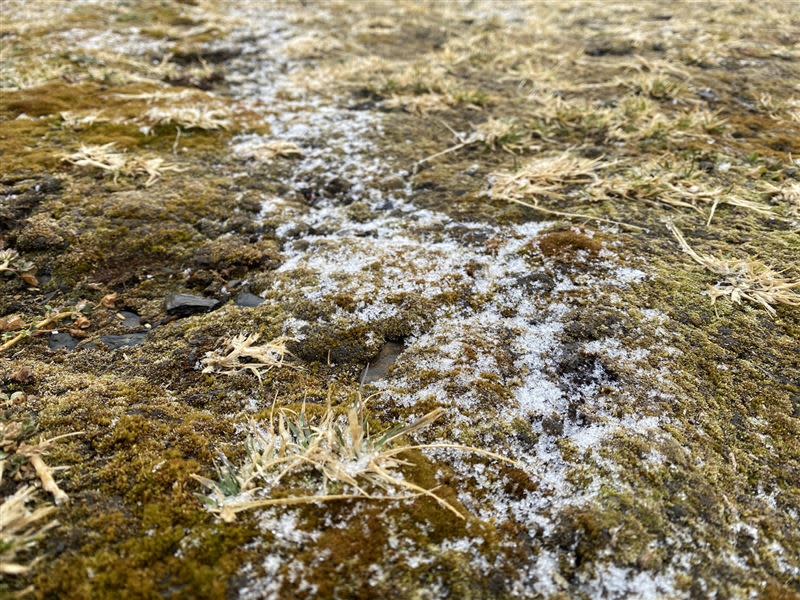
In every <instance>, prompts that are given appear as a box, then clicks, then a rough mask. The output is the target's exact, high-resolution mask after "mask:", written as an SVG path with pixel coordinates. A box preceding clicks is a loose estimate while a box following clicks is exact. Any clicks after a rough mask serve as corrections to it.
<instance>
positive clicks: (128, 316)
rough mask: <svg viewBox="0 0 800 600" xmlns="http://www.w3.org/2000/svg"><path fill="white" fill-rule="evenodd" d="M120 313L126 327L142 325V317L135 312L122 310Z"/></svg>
mask: <svg viewBox="0 0 800 600" xmlns="http://www.w3.org/2000/svg"><path fill="white" fill-rule="evenodd" d="M119 315H120V316H121V317H122V326H123V327H125V328H126V329H136V328H137V327H141V325H142V318H141V317H140V316H139V315H137V314H136V313H135V312H131V311H129V310H121V311H119Z"/></svg>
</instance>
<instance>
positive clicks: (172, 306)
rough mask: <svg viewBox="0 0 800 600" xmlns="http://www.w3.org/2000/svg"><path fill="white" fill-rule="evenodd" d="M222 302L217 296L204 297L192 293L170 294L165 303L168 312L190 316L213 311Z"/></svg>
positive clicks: (179, 315)
mask: <svg viewBox="0 0 800 600" xmlns="http://www.w3.org/2000/svg"><path fill="white" fill-rule="evenodd" d="M220 304H221V302H220V301H219V300H217V299H216V298H203V297H202V296H192V295H190V294H170V295H169V296H167V300H166V302H165V303H164V307H165V308H166V310H167V314H169V315H173V316H176V317H188V316H190V315H196V314H199V313H206V312H211V311H212V310H214V309H216V308H219V306H220Z"/></svg>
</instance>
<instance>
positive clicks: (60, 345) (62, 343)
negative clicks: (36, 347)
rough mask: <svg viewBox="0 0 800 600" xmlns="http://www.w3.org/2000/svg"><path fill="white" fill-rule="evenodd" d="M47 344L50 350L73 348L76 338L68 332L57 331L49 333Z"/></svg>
mask: <svg viewBox="0 0 800 600" xmlns="http://www.w3.org/2000/svg"><path fill="white" fill-rule="evenodd" d="M47 345H48V346H49V347H50V350H74V349H75V346H77V345H78V340H76V339H75V338H74V337H72V336H71V335H70V334H68V333H64V332H59V333H52V334H50V339H49V340H47Z"/></svg>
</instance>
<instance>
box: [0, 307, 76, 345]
mask: <svg viewBox="0 0 800 600" xmlns="http://www.w3.org/2000/svg"><path fill="white" fill-rule="evenodd" d="M77 315H78V313H77V312H75V311H71V310H70V311H65V312H60V313H56V314H54V315H50V316H49V317H47V318H46V319H43V320H41V321H39V322H38V323H34V325H33V326H32V327H31V329H30V330H28V331H23V332H22V333H20V334H18V335H16V336H14V337H13V338H11V339H10V340H8V341H7V342H5V343H4V344H3V345H2V346H0V352H5V351H6V350H8V349H10V348H13V347H14V346H16V345H17V344H18V343H20V342H21V341H22V340H24V339H25V338H26V337H29V336H30V335H31V333H33V331H35V330H38V329H42V328H43V327H47V326H48V325H52V324H53V323H58V322H59V321H63V320H64V319H68V318H70V317H75V316H77Z"/></svg>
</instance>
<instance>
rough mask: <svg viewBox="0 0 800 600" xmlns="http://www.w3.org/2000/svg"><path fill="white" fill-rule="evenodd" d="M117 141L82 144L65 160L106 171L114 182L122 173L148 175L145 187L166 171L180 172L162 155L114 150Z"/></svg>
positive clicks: (66, 156) (133, 175)
mask: <svg viewBox="0 0 800 600" xmlns="http://www.w3.org/2000/svg"><path fill="white" fill-rule="evenodd" d="M114 148H115V143H114V142H111V143H108V144H103V145H102V146H94V145H90V146H86V145H81V147H80V148H79V149H78V151H77V152H73V153H72V154H68V155H65V156H64V160H65V161H66V162H68V163H71V164H73V165H77V166H80V167H92V168H95V169H100V170H102V171H106V172H108V173H110V174H111V175H112V176H113V179H114V183H116V182H117V180H118V179H119V176H120V175H125V176H130V177H137V176H147V180H146V181H145V183H144V186H145V187H150V186H151V185H153V184H154V183H156V182H157V181H158V180H159V179H161V176H162V175H163V174H164V173H166V172H170V171H171V172H180V171H181V170H182V169H181V168H180V167H178V166H177V165H175V164H172V163H168V162H166V161H165V160H164V159H163V158H161V157H160V156H130V155H128V154H126V153H124V152H116V151H115V150H114Z"/></svg>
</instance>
